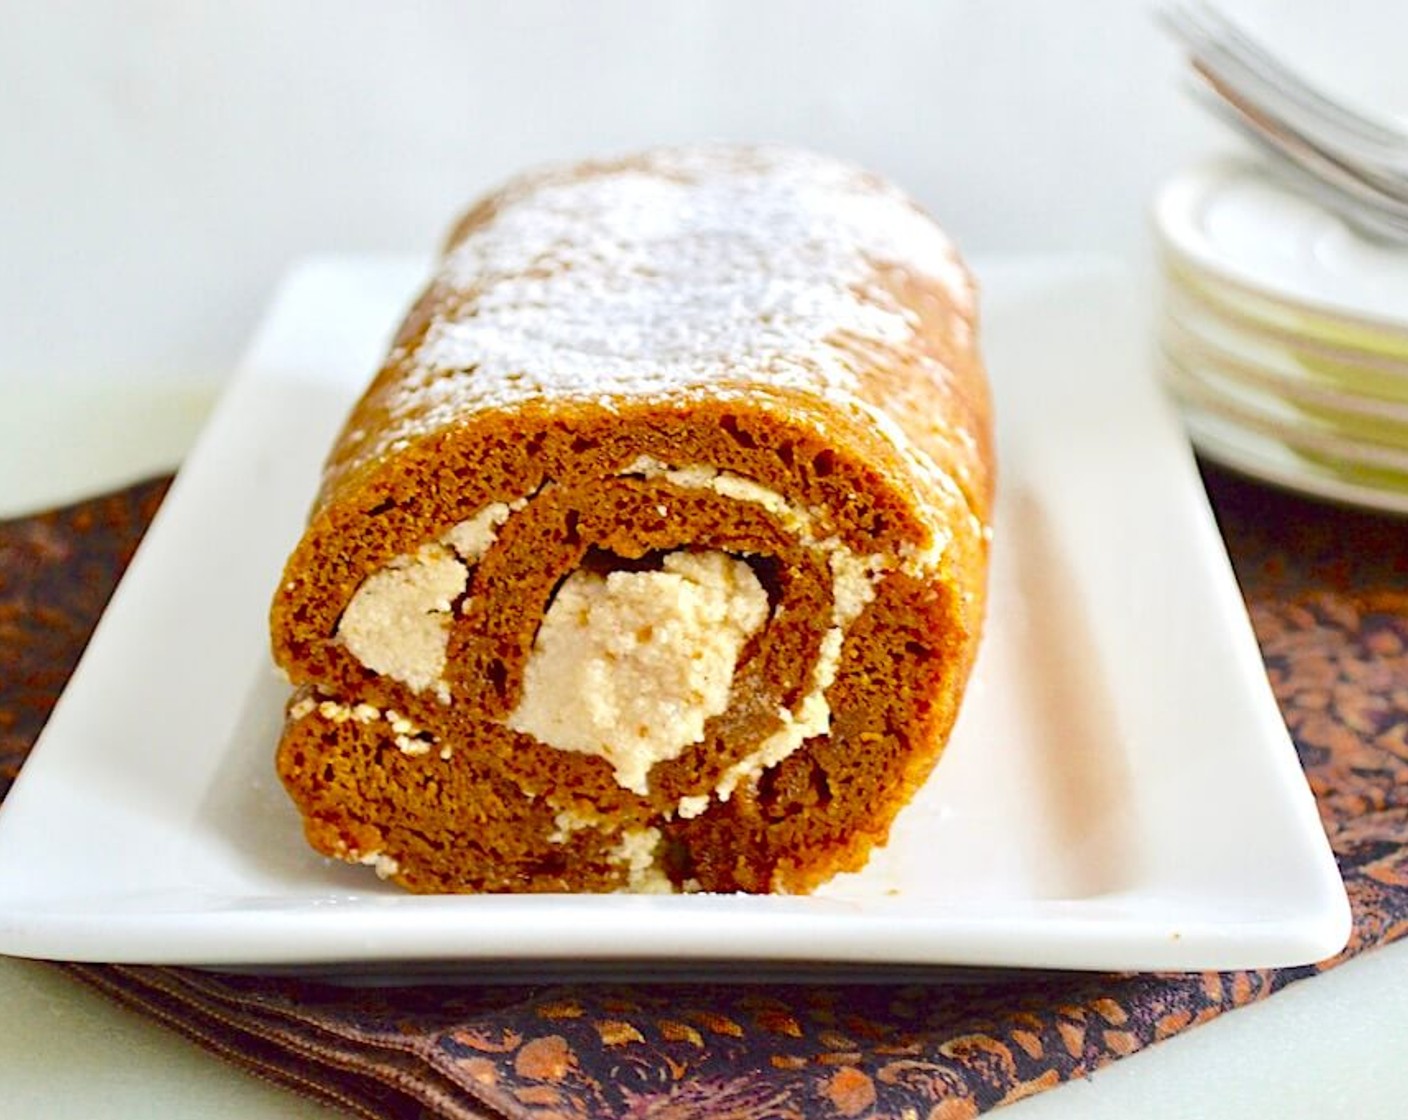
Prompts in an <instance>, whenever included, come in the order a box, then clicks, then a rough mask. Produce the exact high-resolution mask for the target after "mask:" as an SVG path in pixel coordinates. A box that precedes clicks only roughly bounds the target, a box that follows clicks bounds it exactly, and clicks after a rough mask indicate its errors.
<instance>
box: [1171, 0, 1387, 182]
mask: <svg viewBox="0 0 1408 1120" xmlns="http://www.w3.org/2000/svg"><path fill="white" fill-rule="evenodd" d="M1210 12H1211V9H1209V8H1208V7H1207V5H1205V4H1202V3H1198V2H1197V0H1185V2H1182V3H1175V4H1172V5H1170V6H1168V7H1166V8H1164V9H1163V10H1162V11H1161V12H1160V16H1161V18H1162V22H1163V24H1164V26H1165V27H1166V28H1167V29H1168V30H1169V31H1170V32H1172V33H1173V35H1174V36H1176V37H1177V38H1178V39H1179V40H1180V41H1181V42H1182V43H1183V44H1184V46H1185V48H1186V49H1187V50H1188V52H1189V56H1190V59H1191V60H1192V62H1193V64H1194V65H1195V67H1197V68H1198V69H1200V70H1201V71H1202V72H1203V73H1204V75H1205V76H1206V77H1208V79H1209V80H1211V81H1213V82H1214V84H1215V85H1216V86H1217V88H1218V90H1219V92H1221V93H1222V94H1223V95H1224V96H1227V97H1235V99H1236V100H1238V101H1239V103H1240V105H1241V107H1242V108H1243V109H1245V108H1246V107H1247V106H1248V105H1250V106H1254V107H1255V115H1256V116H1257V118H1258V119H1262V120H1264V121H1265V122H1267V123H1268V124H1269V125H1274V126H1275V127H1276V128H1278V129H1281V130H1284V131H1289V132H1294V133H1296V134H1297V135H1299V136H1301V137H1302V138H1303V139H1304V140H1305V141H1307V142H1308V143H1310V144H1311V145H1312V146H1314V147H1315V148H1317V149H1319V150H1320V151H1321V152H1323V153H1325V154H1326V155H1328V156H1330V157H1331V158H1332V159H1334V160H1335V162H1337V163H1338V164H1340V165H1341V166H1343V167H1344V168H1346V169H1352V170H1353V172H1354V173H1356V174H1358V175H1360V176H1361V177H1362V178H1364V179H1365V180H1367V181H1369V182H1370V183H1371V184H1372V185H1373V186H1374V188H1375V189H1377V190H1380V191H1382V192H1384V193H1386V194H1389V195H1392V196H1395V197H1408V138H1404V139H1402V140H1400V141H1399V142H1397V143H1393V142H1390V141H1391V138H1392V134H1388V133H1386V132H1384V131H1383V130H1380V135H1376V136H1375V137H1372V138H1371V137H1369V136H1367V135H1366V134H1365V131H1364V128H1363V127H1356V128H1353V129H1351V128H1350V127H1347V126H1344V125H1342V124H1340V123H1339V121H1340V119H1341V118H1344V117H1347V118H1349V119H1355V115H1354V114H1353V113H1352V111H1350V110H1348V109H1345V108H1343V107H1341V106H1337V105H1334V104H1333V102H1331V101H1329V99H1328V98H1327V97H1325V95H1323V94H1320V93H1318V92H1314V91H1310V90H1309V87H1307V86H1306V84H1305V83H1304V81H1303V80H1302V79H1300V78H1299V77H1297V76H1296V75H1295V74H1294V73H1293V72H1292V71H1290V70H1289V69H1288V68H1286V67H1284V66H1282V65H1281V64H1279V63H1275V61H1274V59H1272V57H1271V56H1270V55H1269V54H1267V53H1266V52H1264V51H1261V50H1260V48H1259V47H1256V46H1255V44H1254V43H1253V42H1252V40H1251V39H1250V37H1248V36H1246V35H1244V34H1242V33H1241V32H1237V34H1238V36H1239V41H1241V42H1244V43H1247V44H1250V45H1251V46H1252V47H1253V48H1254V49H1255V50H1256V52H1257V57H1260V58H1265V59H1268V60H1270V61H1271V62H1272V63H1273V64H1274V65H1275V66H1276V67H1277V68H1278V69H1277V70H1276V73H1279V74H1285V75H1286V78H1285V79H1284V80H1283V81H1278V80H1277V79H1276V77H1275V76H1274V75H1273V74H1268V73H1266V72H1265V71H1263V70H1262V69H1261V68H1259V67H1258V66H1257V65H1256V63H1255V61H1254V60H1252V59H1249V58H1247V57H1245V56H1244V54H1243V53H1242V52H1241V51H1240V50H1239V49H1238V48H1237V45H1236V43H1229V42H1227V41H1226V40H1225V37H1224V36H1222V35H1221V34H1220V33H1219V31H1218V29H1217V28H1218V27H1224V26H1233V28H1234V30H1235V25H1229V21H1227V20H1225V18H1223V17H1221V16H1220V15H1217V14H1216V13H1212V17H1211V18H1212V19H1213V20H1216V21H1219V22H1218V24H1217V27H1210V26H1208V25H1207V24H1206V23H1205V22H1203V17H1206V16H1208V14H1209V13H1210ZM1309 98H1313V100H1308V99H1309ZM1321 105H1331V106H1333V109H1334V113H1335V115H1334V116H1331V115H1329V114H1327V112H1326V111H1325V110H1323V109H1322V108H1321ZM1359 123H1360V124H1362V122H1359ZM1367 127H1369V128H1375V127H1376V126H1373V125H1372V124H1370V125H1368V126H1367ZM1384 136H1389V139H1388V140H1386V139H1384V138H1383V137H1384Z"/></svg>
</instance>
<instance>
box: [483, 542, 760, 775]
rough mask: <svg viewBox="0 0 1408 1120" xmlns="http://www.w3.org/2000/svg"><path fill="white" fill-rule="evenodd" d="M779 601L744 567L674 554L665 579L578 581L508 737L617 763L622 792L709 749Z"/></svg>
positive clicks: (565, 591) (544, 640)
mask: <svg viewBox="0 0 1408 1120" xmlns="http://www.w3.org/2000/svg"><path fill="white" fill-rule="evenodd" d="M767 617H768V597H767V592H766V591H764V590H763V586H762V584H761V583H759V582H758V577H757V576H756V575H754V574H753V570H752V569H751V568H749V567H748V565H747V564H746V563H744V562H743V561H742V560H738V559H736V558H735V557H732V556H729V555H727V554H726V553H723V552H672V553H669V554H668V555H667V556H665V558H664V561H663V563H662V566H661V569H660V570H659V571H642V572H634V571H615V572H610V573H608V574H606V575H600V574H598V573H596V572H590V571H584V570H583V571H577V572H574V573H573V574H572V575H570V576H569V577H568V578H567V580H566V581H565V582H564V583H563V584H562V586H561V587H559V588H558V591H557V594H556V595H555V596H554V597H553V601H552V603H551V604H550V605H549V607H548V610H547V613H546V614H545V615H544V617H543V620H542V623H541V625H540V626H539V628H538V634H537V637H536V638H535V639H534V642H533V650H532V653H531V654H530V655H529V658H528V663H527V665H526V667H525V669H524V675H523V693H522V698H521V699H520V700H519V703H518V707H517V708H515V709H514V711H513V712H512V713H511V714H510V715H509V718H508V721H507V723H508V726H509V727H510V728H512V729H513V730H515V731H521V732H523V733H525V734H528V735H531V736H533V738H535V739H537V740H538V741H539V742H541V743H545V744H546V745H548V746H550V747H553V748H555V749H557V750H564V751H576V752H579V753H583V754H592V755H596V756H598V757H600V758H604V759H606V761H607V762H609V763H610V764H611V766H612V769H613V771H614V774H615V778H616V781H617V783H618V784H620V785H621V786H622V787H624V788H625V789H629V790H631V791H632V792H634V793H638V794H642V795H644V794H647V793H649V792H650V787H649V783H648V774H649V772H650V769H651V767H653V766H654V765H655V764H656V763H658V762H663V761H667V760H670V759H674V758H678V757H679V756H680V755H681V754H683V753H684V751H685V750H686V749H687V748H688V747H690V746H692V745H694V744H695V743H698V742H701V741H702V740H703V739H704V726H705V724H706V722H707V721H708V720H709V719H710V718H711V717H713V716H716V715H719V714H720V713H722V712H723V711H725V710H726V709H727V707H728V701H729V690H730V689H731V687H732V685H733V675H734V670H735V669H736V667H737V665H738V659H739V655H740V654H741V653H742V651H743V646H744V644H745V643H746V642H747V641H748V639H749V638H750V637H752V635H753V634H755V633H756V632H757V631H758V630H759V629H761V627H762V625H763V623H764V622H766V621H767Z"/></svg>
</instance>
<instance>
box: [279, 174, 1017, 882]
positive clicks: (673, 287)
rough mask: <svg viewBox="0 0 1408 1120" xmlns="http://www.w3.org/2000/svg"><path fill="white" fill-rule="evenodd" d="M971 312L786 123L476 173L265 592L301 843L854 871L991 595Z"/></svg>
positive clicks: (405, 878) (890, 220) (884, 206)
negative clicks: (597, 159) (490, 180)
mask: <svg viewBox="0 0 1408 1120" xmlns="http://www.w3.org/2000/svg"><path fill="white" fill-rule="evenodd" d="M975 322H976V312H975V305H974V290H973V285H972V282H971V280H970V277H969V275H968V273H967V271H966V270H965V268H964V266H963V265H962V263H961V262H960V260H959V258H958V256H957V254H956V253H955V251H954V249H953V247H952V245H951V243H950V242H949V240H948V239H947V238H946V237H945V236H944V234H943V233H942V232H941V231H940V230H939V228H938V227H937V226H936V225H935V224H934V223H933V221H932V220H931V219H930V218H928V217H927V216H926V215H925V214H924V213H923V212H922V211H921V210H920V209H919V208H918V207H917V206H916V205H915V204H914V203H913V202H911V201H910V200H909V199H908V198H907V197H906V196H905V195H903V194H902V193H900V192H899V191H897V190H896V189H895V188H893V187H891V186H889V185H888V184H886V183H885V182H883V181H882V180H880V179H878V178H876V177H874V176H872V175H870V174H867V173H865V172H863V171H860V170H858V169H856V168H854V167H851V166H849V165H847V164H843V163H840V162H836V161H834V160H831V159H828V158H824V157H821V156H817V155H812V154H809V153H803V152H797V151H791V150H776V149H752V148H749V149H742V148H720V147H709V148H688V149H676V150H664V151H655V152H648V153H646V154H643V155H640V156H636V157H632V158H627V159H622V160H618V161H614V162H605V163H590V164H582V165H578V166H574V167H568V168H563V169H556V170H549V171H545V172H539V173H536V174H531V175H528V176H525V177H523V178H520V179H518V180H516V181H514V182H512V183H510V184H509V185H507V186H506V187H504V188H503V189H501V190H500V191H498V192H497V193H495V194H492V195H490V196H489V197H487V198H485V199H483V200H482V201H481V202H479V203H478V205H476V206H475V207H474V208H473V209H472V210H470V211H469V213H468V214H467V215H466V216H465V217H464V218H463V219H462V220H461V222H460V223H459V225H458V226H457V228H456V229H455V230H454V232H453V234H452V236H451V237H450V240H449V242H448V245H447V248H446V250H445V252H444V254H443V257H442V259H441V260H440V262H439V264H438V267H437V270H436V272H435V274H434V276H433V279H432V280H431V282H430V284H429V287H428V288H427V290H426V291H425V293H424V294H423V295H422V296H421V297H420V299H419V301H418V302H417V303H416V304H415V306H414V307H413V308H412V309H411V311H410V314H409V315H408V317H407V318H406V320H405V322H404V324H403V325H402V327H401V329H400V332H399V334H398V336H397V337H396V339H395V342H394V344H393V347H392V349H391V352H390V354H389V356H388V358H387V360H386V364H385V366H384V368H383V369H382V370H381V372H380V374H379V375H378V376H377V377H376V379H375V380H374V382H373V383H372V385H371V387H370V388H369V389H368V390H367V392H366V393H365V395H364V396H363V397H362V398H361V400H360V401H359V402H358V404H357V405H356V407H355V408H354V410H353V412H352V414H351V416H350V418H349V419H348V421H347V423H346V426H345V427H344V429H343V431H342V433H341V435H340V437H339V438H338V440H337V443H336V445H335V446H334V447H333V449H332V453H331V456H330V458H329V459H328V461H327V465H326V469H325V473H324V477H323V482H322V489H321V492H320V494H319V495H318V497H317V500H316V503H315V506H314V509H313V512H312V514H311V517H310V520H309V523H308V526H307V529H306V531H305V533H304V535H303V538H302V540H301V541H300V542H299V543H298V545H297V547H296V548H295V550H294V552H293V554H292V556H291V557H290V559H289V561H288V565H287V568H286V570H285V572H284V577H283V581H282V583H281V584H280V586H279V589H278V592H277V594H276V596H275V599H274V603H273V609H272V635H273V648H274V652H275V657H276V659H277V661H278V663H279V665H280V666H282V668H283V669H284V670H285V671H286V673H287V675H288V676H289V678H290V679H291V681H292V682H293V685H294V686H295V691H294V693H293V696H292V698H291V700H290V702H289V706H288V710H287V718H286V723H285V727H284V732H283V738H282V741H281V743H280V746H279V750H278V770H279V774H280V776H281V777H282V779H283V782H284V784H285V786H286V788H287V789H288V792H289V793H290V795H291V796H292V798H293V800H294V801H295V802H296V804H297V806H298V808H299V810H300V811H301V813H302V815H303V818H304V824H305V832H306V835H307V838H308V840H309V842H310V843H311V844H312V846H313V847H314V848H316V849H317V850H318V851H320V852H322V853H325V854H327V855H329V856H335V857H337V858H339V859H343V860H348V861H351V862H357V863H364V864H368V865H371V866H372V867H373V868H375V870H376V871H377V873H379V874H380V875H382V876H383V877H386V878H390V879H393V880H395V881H396V882H398V883H399V884H401V885H402V886H404V887H406V888H408V889H410V890H414V891H518V890H534V891H612V890H637V891H699V890H704V891H749V892H769V891H772V892H802V891H808V890H811V889H812V888H813V887H815V886H816V885H817V884H819V883H821V882H822V881H824V880H825V879H827V878H828V877H830V876H831V875H833V874H835V873H836V872H838V871H842V870H852V869H857V868H859V867H861V866H862V865H863V864H864V863H865V861H866V858H867V856H868V854H869V852H870V851H871V849H872V848H873V847H874V846H875V845H877V844H882V843H883V842H884V841H885V839H886V836H887V834H888V831H889V828H890V825H891V822H892V820H893V819H894V817H895V814H896V813H897V812H898V811H899V810H900V809H901V807H902V806H904V804H905V803H906V802H907V801H908V800H909V799H910V797H911V796H912V795H913V794H914V792H915V791H916V789H917V788H918V787H919V786H920V785H921V783H923V782H924V780H925V778H926V777H927V776H928V774H929V772H930V770H931V768H932V767H933V765H934V763H935V762H936V760H937V759H938V756H939V753H940V751H941V750H942V749H943V746H944V743H945V740H946V738H947V736H948V734H949V730H950V728H951V726H952V724H953V721H954V718H955V716H956V714H957V712H958V707H959V702H960V700H961V698H962V695H963V691H964V687H965V684H966V682H967V678H968V675H969V670H970V668H971V666H972V662H973V658H974V654H975V650H976V646H977V642H978V637H979V632H980V629H981V625H982V615H983V607H984V600H985V586H986V585H985V580H986V567H987V550H988V537H989V529H988V521H989V509H990V503H991V490H992V454H991V430H990V406H989V397H988V392H987V387H986V383H985V381H984V377H983V372H982V368H981V363H980V360H979V356H978V351H977V347H976V340H975V333H974V332H975Z"/></svg>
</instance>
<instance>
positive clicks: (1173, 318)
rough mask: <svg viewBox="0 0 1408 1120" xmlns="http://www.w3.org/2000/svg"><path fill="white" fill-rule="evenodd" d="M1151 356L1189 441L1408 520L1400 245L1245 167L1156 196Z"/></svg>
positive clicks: (1405, 313)
mask: <svg viewBox="0 0 1408 1120" xmlns="http://www.w3.org/2000/svg"><path fill="white" fill-rule="evenodd" d="M1155 226H1156V230H1157V233H1158V237H1159V241H1160V248H1161V265H1162V274H1163V280H1164V284H1163V306H1162V316H1161V320H1160V339H1159V342H1160V351H1161V361H1162V365H1163V371H1164V375H1165V377H1166V379H1167V383H1168V385H1169V387H1170V389H1171V390H1172V392H1173V394H1174V395H1175V397H1176V398H1177V399H1178V401H1179V403H1180V405H1181V407H1182V409H1183V413H1184V417H1185V420H1186V422H1187V425H1188V430H1189V434H1190V435H1191V437H1192V440H1193V443H1194V444H1195V446H1197V447H1198V449H1199V450H1200V451H1201V452H1202V453H1203V454H1204V455H1205V456H1207V457H1208V458H1210V459H1213V460H1216V461H1218V462H1220V463H1223V464H1225V465H1226V466H1229V467H1232V468H1233V469H1235V470H1238V471H1240V472H1242V473H1244V474H1248V475H1252V476H1254V477H1257V478H1262V479H1265V480H1267V481H1269V482H1273V483H1277V484H1279V485H1281V486H1285V487H1289V488H1291V489H1295V490H1299V491H1302V492H1304V493H1308V494H1314V495H1317V496H1319V497H1324V498H1329V499H1332V500H1335V501H1341V502H1348V503H1351V504H1354V505H1360V506H1366V507H1369V508H1373V509H1380V510H1392V511H1396V512H1402V513H1408V249H1405V248H1403V247H1396V248H1395V247H1392V246H1388V245H1382V244H1379V243H1377V242H1374V241H1372V240H1370V239H1368V238H1367V237H1365V236H1363V235H1361V234H1359V233H1357V232H1355V231H1354V230H1353V229H1352V228H1350V227H1349V226H1347V225H1346V224H1345V223H1344V222H1343V221H1341V220H1340V219H1339V218H1337V217H1335V216H1334V215H1332V214H1330V213H1328V212H1327V211H1325V210H1322V209H1320V208H1319V207H1318V206H1316V205H1315V204H1314V203H1313V202H1310V201H1309V200H1307V199H1305V198H1303V197H1301V196H1300V195H1298V194H1297V193H1295V191H1294V190H1293V189H1292V188H1290V187H1287V186H1284V185H1282V184H1281V183H1280V182H1278V181H1277V180H1276V179H1275V178H1274V177H1273V176H1272V175H1271V174H1270V173H1269V172H1268V171H1266V170H1265V169H1264V168H1261V167H1259V166H1257V165H1255V164H1252V163H1239V162H1229V161H1221V162H1217V163H1210V164H1207V165H1205V166H1202V167H1199V168H1196V169H1194V170H1192V171H1190V172H1187V173H1185V174H1183V175H1181V176H1180V177H1179V178H1177V179H1176V180H1174V181H1173V182H1171V183H1169V184H1168V185H1167V186H1166V187H1165V188H1164V189H1163V190H1162V191H1161V192H1160V194H1159V197H1158V200H1157V203H1156V205H1155Z"/></svg>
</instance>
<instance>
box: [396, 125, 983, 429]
mask: <svg viewBox="0 0 1408 1120" xmlns="http://www.w3.org/2000/svg"><path fill="white" fill-rule="evenodd" d="M887 266H889V267H898V268H903V269H905V270H908V271H910V272H913V273H917V274H920V275H923V276H926V277H929V278H931V279H932V280H935V281H937V282H939V283H940V284H942V285H943V286H944V287H945V288H946V290H947V292H948V294H949V296H950V298H951V300H952V302H953V304H954V305H955V307H956V308H958V309H959V310H962V311H967V310H969V309H970V305H971V302H972V291H971V288H970V285H969V281H968V278H967V274H966V272H965V270H964V269H963V267H962V265H961V264H960V263H959V261H958V258H957V255H956V253H955V251H954V249H953V246H952V244H951V243H950V242H949V241H948V239H947V238H946V237H945V236H944V234H943V233H942V232H941V231H940V230H939V229H938V227H937V226H936V225H935V224H934V223H933V222H932V220H930V219H929V218H928V217H927V216H925V215H924V214H923V213H922V212H921V211H920V210H918V209H917V208H916V207H915V206H914V204H913V203H912V202H910V201H909V199H908V198H907V197H906V196H904V195H903V194H901V193H900V192H899V191H897V190H896V189H895V188H893V187H891V186H889V185H888V184H886V183H884V182H882V181H881V180H878V179H876V178H874V177H873V176H870V175H868V174H866V173H865V172H863V171H861V170H859V169H857V168H854V167H852V166H850V165H849V164H845V163H841V162H838V161H835V160H832V159H829V158H826V157H823V156H818V155H813V154H811V153H807V152H799V151H794V150H788V149H741V148H726V147H703V148H689V149H676V150H667V151H659V152H654V153H651V154H649V155H647V156H644V157H641V158H639V159H635V160H630V161H625V162H623V163H621V164H618V165H614V166H604V167H602V168H598V169H595V170H593V171H591V172H589V173H585V174H583V173H581V172H580V171H578V172H558V173H554V172H548V173H545V174H540V175H538V176H529V177H527V178H525V179H523V180H520V181H518V182H517V183H515V184H513V185H511V186H510V187H509V188H507V189H506V190H505V191H504V192H502V193H501V194H500V195H499V196H497V198H496V210H495V213H494V215H493V217H492V219H491V220H489V221H487V222H484V223H481V224H479V225H477V226H476V227H474V228H473V229H472V230H471V231H470V232H469V234H468V235H467V236H466V237H464V239H463V240H462V241H461V242H460V243H459V244H457V245H456V246H454V247H453V248H452V249H451V251H450V252H449V254H448V255H447V257H446V258H445V260H444V262H443V264H442V267H441V271H440V275H439V276H438V278H437V283H438V284H439V285H440V286H441V287H442V288H443V289H445V290H447V291H448V292H450V293H451V299H450V300H449V304H450V307H449V308H448V309H447V310H446V312H445V313H444V314H443V315H442V316H441V317H440V318H438V319H437V320H436V321H435V322H434V323H433V324H432V325H431V327H430V329H429V331H428V332H427V334H426V336H425V337H424V339H423V340H421V342H420V343H419V345H418V346H417V347H416V348H415V350H414V351H413V352H411V353H410V354H406V355H401V357H404V358H406V359H407V362H406V366H407V368H406V373H405V376H403V377H402V378H400V379H399V380H398V382H397V385H396V386H395V388H394V390H393V392H394V394H395V395H394V396H392V397H391V398H390V399H389V400H386V401H384V402H383V405H384V407H385V408H386V410H387V413H388V420H389V423H388V424H387V425H386V427H385V428H384V429H383V430H382V431H381V432H380V433H378V435H379V436H380V440H379V441H378V442H381V443H382V445H383V446H388V447H389V446H392V445H394V443H395V441H397V440H399V439H405V438H407V437H413V436H414V435H416V434H419V433H421V432H425V431H429V430H434V429H436V428H438V427H441V426H443V425H445V424H448V423H450V422H452V421H454V420H455V419H458V418H460V417H463V416H465V415H468V414H473V413H475V412H479V411H481V410H485V409H495V408H503V407H512V406H513V405H516V404H520V403H524V402H527V401H531V400H537V399H553V400H562V399H591V400H597V401H602V402H605V403H610V402H611V401H613V400H617V399H620V398H623V397H625V398H668V397H677V396H679V395H680V394H681V393H682V392H684V393H690V392H699V391H704V392H709V391H710V386H712V385H718V386H719V388H720V389H722V388H723V386H722V385H719V383H721V382H744V383H748V382H754V383H761V384H767V385H775V386H787V387H798V388H804V389H807V390H810V391H813V392H818V393H820V394H822V395H825V396H827V397H830V398H832V399H839V400H843V401H845V402H846V403H851V402H852V401H854V400H856V398H855V390H856V388H857V377H858V365H857V363H858V359H857V358H856V357H855V353H854V352H855V351H857V350H861V351H865V352H869V353H871V354H872V355H873V354H875V353H876V352H877V351H878V352H881V353H883V352H884V351H886V350H888V349H892V348H899V347H902V346H904V345H905V344H906V343H908V342H909V341H910V340H911V339H912V338H913V336H914V330H915V323H914V318H913V314H912V312H909V311H907V310H906V309H905V308H903V307H901V306H900V305H899V304H898V303H897V302H896V301H895V300H894V299H893V298H892V297H891V296H890V295H889V293H888V292H887V291H886V290H885V289H884V287H883V286H882V285H881V284H879V283H878V282H877V268H880V267H887ZM838 342H847V343H850V344H852V345H849V346H841V345H836V343H838ZM856 343H859V344H861V345H860V346H856V345H854V344H856ZM905 442H907V441H905Z"/></svg>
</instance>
